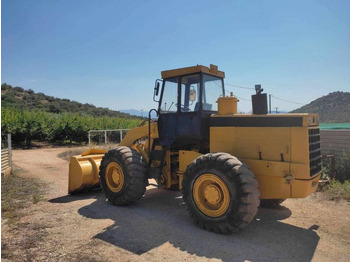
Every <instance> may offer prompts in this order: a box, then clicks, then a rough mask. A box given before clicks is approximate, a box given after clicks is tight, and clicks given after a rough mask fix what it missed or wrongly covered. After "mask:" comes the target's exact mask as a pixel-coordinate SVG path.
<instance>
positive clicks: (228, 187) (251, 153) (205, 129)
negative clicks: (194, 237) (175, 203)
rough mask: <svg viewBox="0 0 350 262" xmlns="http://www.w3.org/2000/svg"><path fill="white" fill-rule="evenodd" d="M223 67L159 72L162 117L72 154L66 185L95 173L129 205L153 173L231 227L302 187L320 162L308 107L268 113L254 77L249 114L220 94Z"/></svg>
mask: <svg viewBox="0 0 350 262" xmlns="http://www.w3.org/2000/svg"><path fill="white" fill-rule="evenodd" d="M224 77H225V73H224V72H222V71H219V70H218V68H217V66H214V65H210V67H209V68H208V67H205V66H201V65H197V66H193V67H187V68H180V69H175V70H168V71H163V72H162V79H161V80H157V81H156V83H155V88H154V96H153V99H154V101H156V102H158V108H157V110H156V109H152V110H153V111H156V112H157V114H158V120H157V121H153V120H151V111H152V110H151V111H150V113H149V120H148V124H147V121H146V123H143V124H142V125H141V126H139V127H137V128H134V129H132V130H130V131H129V132H128V133H127V134H126V136H125V137H124V139H123V140H122V141H121V143H120V144H119V146H118V147H117V148H115V149H113V150H110V151H108V152H105V151H98V150H90V151H88V152H85V153H84V154H82V155H79V156H74V157H72V158H71V162H70V168H69V193H73V192H77V191H79V190H83V189H88V188H92V187H95V186H96V185H98V184H99V183H100V184H101V187H102V189H103V192H104V194H105V196H106V198H107V200H108V201H110V202H111V203H113V204H116V205H129V204H131V203H133V202H135V201H137V200H139V199H140V198H141V197H142V196H143V194H144V193H145V190H146V186H147V185H148V184H149V182H148V181H149V179H155V181H156V182H157V185H158V186H159V187H160V188H166V189H174V188H178V189H179V190H182V194H183V199H184V201H185V202H186V204H187V206H188V208H189V211H190V215H191V217H192V218H193V220H194V222H195V223H196V224H198V226H199V227H201V228H204V229H207V230H211V231H214V232H217V233H229V232H233V231H236V230H238V229H240V228H243V227H245V226H246V225H248V224H249V223H250V222H251V221H252V220H253V219H254V216H255V215H256V213H257V210H258V207H259V205H260V203H261V205H264V206H268V205H276V204H279V203H281V202H282V201H283V200H284V199H286V198H303V197H307V196H308V195H310V194H311V193H313V192H315V191H316V189H317V185H318V181H319V178H320V171H321V154H320V132H319V126H318V122H319V119H318V116H317V115H314V114H273V115H272V114H267V96H266V94H263V93H262V89H261V87H259V86H256V94H254V95H252V106H253V110H252V114H238V113H237V102H238V99H237V98H236V97H234V96H233V95H232V93H231V95H230V96H225V89H224Z"/></svg>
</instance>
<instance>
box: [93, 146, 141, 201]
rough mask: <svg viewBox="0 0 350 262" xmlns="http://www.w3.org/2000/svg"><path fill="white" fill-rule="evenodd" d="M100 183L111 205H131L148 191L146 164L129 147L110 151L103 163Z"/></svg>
mask: <svg viewBox="0 0 350 262" xmlns="http://www.w3.org/2000/svg"><path fill="white" fill-rule="evenodd" d="M100 182H101V186H102V190H103V192H104V194H105V196H106V198H107V200H108V201H109V202H110V203H113V204H115V205H119V206H123V205H130V204H131V203H133V202H135V201H137V200H139V199H140V198H141V197H142V196H143V194H144V193H145V191H146V186H147V171H146V164H145V163H144V161H143V159H142V157H141V156H140V154H139V153H138V152H137V151H136V150H134V149H131V148H129V147H126V146H121V147H118V148H116V149H113V150H110V151H108V152H107V153H106V154H105V155H104V157H103V159H102V161H101V165H100Z"/></svg>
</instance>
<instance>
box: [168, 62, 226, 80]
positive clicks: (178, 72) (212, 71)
mask: <svg viewBox="0 0 350 262" xmlns="http://www.w3.org/2000/svg"><path fill="white" fill-rule="evenodd" d="M199 72H203V73H206V74H209V75H213V76H217V77H221V78H224V77H225V72H223V71H219V70H218V66H216V65H210V68H209V67H206V66H202V65H196V66H190V67H183V68H178V69H172V70H166V71H162V78H163V79H166V78H170V77H175V76H182V75H189V74H195V73H199Z"/></svg>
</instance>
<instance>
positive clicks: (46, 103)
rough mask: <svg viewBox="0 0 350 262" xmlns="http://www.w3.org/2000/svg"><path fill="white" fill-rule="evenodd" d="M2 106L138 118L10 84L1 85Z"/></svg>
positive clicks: (51, 111)
mask: <svg viewBox="0 0 350 262" xmlns="http://www.w3.org/2000/svg"><path fill="white" fill-rule="evenodd" d="M1 106H2V107H3V108H6V109H27V110H37V109H39V110H42V111H45V112H50V113H80V114H83V115H90V116H96V117H101V116H108V117H121V118H137V117H135V116H132V115H130V114H127V113H122V112H119V111H114V110H110V109H108V108H103V107H96V106H94V105H91V104H82V103H79V102H76V101H71V100H69V99H61V98H56V97H53V96H47V95H45V94H43V93H35V92H34V91H33V90H31V89H29V90H25V89H23V88H22V87H12V86H11V85H8V84H2V85H1Z"/></svg>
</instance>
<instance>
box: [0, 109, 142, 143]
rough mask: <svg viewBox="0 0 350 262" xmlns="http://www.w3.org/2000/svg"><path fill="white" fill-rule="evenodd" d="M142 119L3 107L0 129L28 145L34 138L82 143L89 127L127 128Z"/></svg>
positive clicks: (90, 128)
mask: <svg viewBox="0 0 350 262" xmlns="http://www.w3.org/2000/svg"><path fill="white" fill-rule="evenodd" d="M141 121H142V120H141V119H139V118H138V119H137V118H128V119H126V118H121V117H108V116H99V117H95V116H89V115H83V114H78V113H60V114H55V113H49V112H44V111H29V110H16V109H6V108H2V111H1V132H2V133H3V134H6V133H11V134H12V140H13V143H14V144H17V145H23V144H26V145H28V146H29V145H30V144H31V141H33V140H40V141H49V142H54V143H55V142H68V143H73V142H76V143H83V142H87V140H88V131H89V130H92V129H130V128H133V127H135V126H138V125H139V124H140V123H141Z"/></svg>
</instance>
